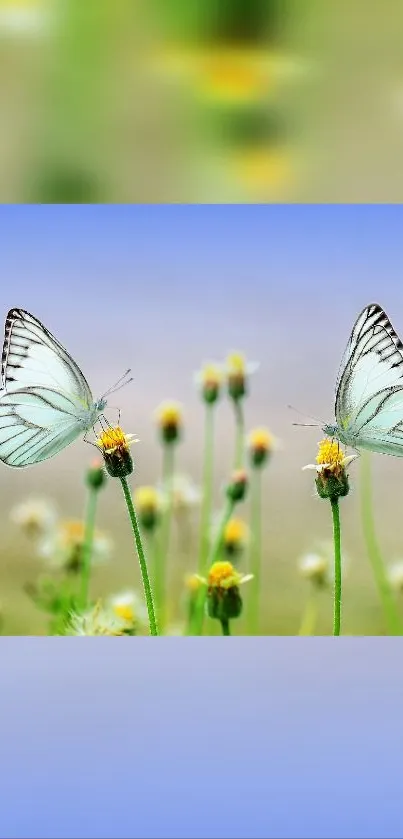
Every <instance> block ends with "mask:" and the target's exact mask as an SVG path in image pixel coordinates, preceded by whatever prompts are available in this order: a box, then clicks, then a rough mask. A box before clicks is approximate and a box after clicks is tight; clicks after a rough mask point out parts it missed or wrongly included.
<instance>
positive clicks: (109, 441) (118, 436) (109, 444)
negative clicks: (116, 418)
mask: <svg viewBox="0 0 403 839" xmlns="http://www.w3.org/2000/svg"><path fill="white" fill-rule="evenodd" d="M131 437H132V435H131V434H125V433H124V432H123V431H122V429H121V428H120V427H119V426H118V425H117V426H116V427H115V428H108V429H107V430H106V431H103V432H102V434H101V435H100V436H99V437H98V440H96V445H97V446H99V448H100V449H101V451H102V452H106V453H107V454H112V453H113V452H116V451H119V450H120V451H128V450H129V445H130V444H131V442H134V441H133V440H131Z"/></svg>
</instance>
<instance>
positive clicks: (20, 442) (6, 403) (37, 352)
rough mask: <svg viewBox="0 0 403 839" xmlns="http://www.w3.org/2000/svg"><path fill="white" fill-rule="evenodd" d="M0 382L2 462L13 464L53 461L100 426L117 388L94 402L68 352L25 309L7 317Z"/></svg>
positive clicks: (13, 311) (13, 312) (21, 464)
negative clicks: (93, 428) (109, 396)
mask: <svg viewBox="0 0 403 839" xmlns="http://www.w3.org/2000/svg"><path fill="white" fill-rule="evenodd" d="M129 372H130V371H129V370H128V371H127V372H126V373H125V375H124V376H122V378H121V379H119V382H117V383H116V385H119V383H120V382H122V381H123V379H125V378H126V376H127V374H128V373H129ZM124 383H126V382H124ZM0 384H1V390H0V460H2V461H3V462H4V463H6V464H7V465H8V466H29V465H32V464H34V463H39V462H40V461H42V460H46V459H47V458H49V457H53V455H55V454H57V453H58V452H60V451H61V450H62V449H64V448H65V447H66V446H68V445H69V443H72V442H73V440H75V439H76V438H77V437H79V436H80V434H85V433H86V432H87V431H88V430H89V429H90V428H91V427H92V426H93V425H94V424H95V423H96V421H97V419H98V418H99V416H100V414H102V412H103V411H104V409H105V407H106V404H107V402H106V396H108V395H109V394H110V393H112V392H114V391H115V390H117V389H118V388H117V387H116V385H115V386H114V388H111V389H110V390H109V391H107V392H106V393H105V394H104V396H102V397H101V399H98V400H97V401H94V398H93V396H92V393H91V390H90V387H89V385H88V382H87V380H86V378H85V377H84V375H83V373H82V372H81V370H80V368H79V367H78V365H77V364H76V362H75V361H73V359H72V358H71V356H70V355H69V354H68V352H67V350H65V349H64V347H63V346H62V344H61V343H60V342H59V341H58V340H57V339H56V338H55V337H54V336H53V335H52V334H51V332H49V330H48V329H46V327H45V326H43V324H42V323H41V322H40V321H39V320H37V318H35V317H34V316H33V315H30V314H29V312H26V311H24V309H10V311H9V313H8V315H7V318H6V323H5V335H4V344H3V352H2V357H1V383H0ZM120 386H122V385H120Z"/></svg>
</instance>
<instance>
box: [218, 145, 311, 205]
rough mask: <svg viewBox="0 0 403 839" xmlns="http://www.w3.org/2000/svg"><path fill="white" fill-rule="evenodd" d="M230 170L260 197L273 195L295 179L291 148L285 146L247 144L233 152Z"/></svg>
mask: <svg viewBox="0 0 403 839" xmlns="http://www.w3.org/2000/svg"><path fill="white" fill-rule="evenodd" d="M229 172H230V173H231V175H232V177H234V178H235V180H236V181H237V182H238V183H239V184H240V186H242V187H243V188H244V189H245V191H246V192H247V193H249V194H250V195H252V196H253V197H254V198H256V199H257V200H258V201H259V200H261V201H265V200H267V199H268V198H273V197H275V196H277V195H279V194H280V193H281V192H283V191H284V189H285V188H288V187H290V186H292V185H293V184H294V183H295V171H294V165H293V163H292V159H291V156H290V152H289V150H288V149H287V148H286V147H283V146H281V147H278V148H275V147H270V146H268V145H267V144H259V145H250V146H244V147H243V148H240V149H238V150H237V151H235V152H233V153H232V154H231V155H230V157H229Z"/></svg>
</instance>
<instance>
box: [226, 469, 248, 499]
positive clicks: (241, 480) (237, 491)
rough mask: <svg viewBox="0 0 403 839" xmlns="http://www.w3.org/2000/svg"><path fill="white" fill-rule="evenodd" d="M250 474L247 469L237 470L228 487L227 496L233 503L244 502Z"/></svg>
mask: <svg viewBox="0 0 403 839" xmlns="http://www.w3.org/2000/svg"><path fill="white" fill-rule="evenodd" d="M248 485H249V480H248V473H247V472H246V471H245V469H236V470H235V471H234V472H233V473H232V475H231V480H230V482H229V483H228V484H227V487H226V495H227V498H229V499H230V500H231V501H234V502H238V501H244V499H245V497H246V494H247V491H248Z"/></svg>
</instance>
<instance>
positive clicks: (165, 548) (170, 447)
mask: <svg viewBox="0 0 403 839" xmlns="http://www.w3.org/2000/svg"><path fill="white" fill-rule="evenodd" d="M174 446H175V444H174V443H165V444H164V448H163V461H162V486H163V491H164V493H165V495H166V507H165V509H164V511H163V514H162V521H161V528H160V533H159V541H158V546H157V549H156V552H155V604H156V608H157V615H158V620H159V622H160V627H161V631H163V627H164V624H165V600H166V570H167V561H168V554H169V542H170V536H171V520H172V480H173V472H174Z"/></svg>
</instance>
